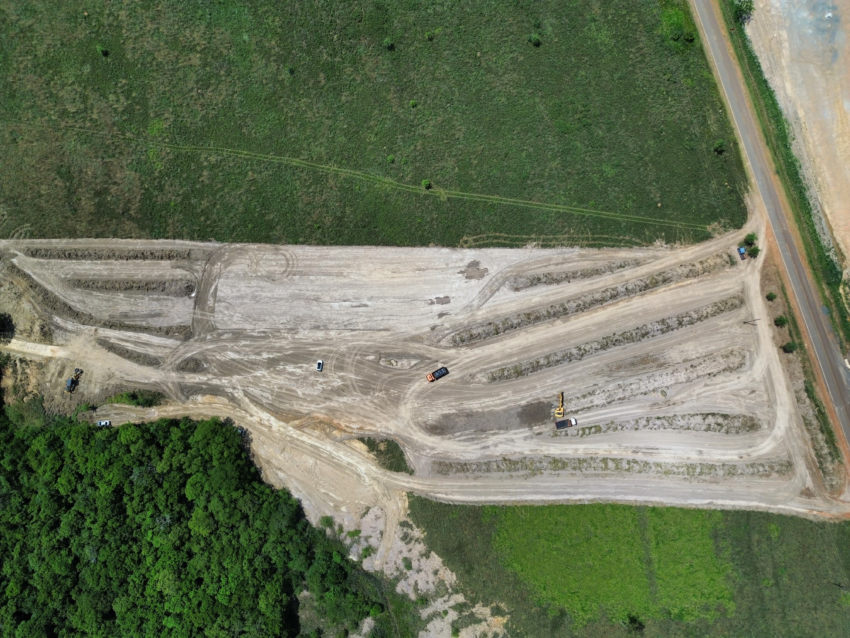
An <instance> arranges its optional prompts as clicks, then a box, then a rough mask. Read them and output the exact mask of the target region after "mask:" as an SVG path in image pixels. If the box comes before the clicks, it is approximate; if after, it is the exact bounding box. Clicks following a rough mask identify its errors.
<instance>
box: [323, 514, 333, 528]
mask: <svg viewBox="0 0 850 638" xmlns="http://www.w3.org/2000/svg"><path fill="white" fill-rule="evenodd" d="M319 526H320V527H324V528H326V529H333V526H334V518H333V516H322V518H320V519H319Z"/></svg>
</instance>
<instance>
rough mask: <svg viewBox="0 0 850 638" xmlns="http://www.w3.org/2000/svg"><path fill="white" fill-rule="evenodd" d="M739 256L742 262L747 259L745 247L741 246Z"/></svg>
mask: <svg viewBox="0 0 850 638" xmlns="http://www.w3.org/2000/svg"><path fill="white" fill-rule="evenodd" d="M738 256H739V257H740V258H741V260H744V259H746V258H747V249H746V248H744V247H743V246H741V247H740V248H739V249H738Z"/></svg>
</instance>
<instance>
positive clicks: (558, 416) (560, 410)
mask: <svg viewBox="0 0 850 638" xmlns="http://www.w3.org/2000/svg"><path fill="white" fill-rule="evenodd" d="M555 418H556V419H563V418H564V393H563V392H561V393H560V394H559V395H558V407H557V408H555Z"/></svg>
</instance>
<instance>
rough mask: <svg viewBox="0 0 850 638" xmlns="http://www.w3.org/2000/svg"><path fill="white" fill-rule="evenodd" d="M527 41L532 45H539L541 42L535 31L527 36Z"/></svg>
mask: <svg viewBox="0 0 850 638" xmlns="http://www.w3.org/2000/svg"><path fill="white" fill-rule="evenodd" d="M528 41H529V42H531V44H532V46H536V47H539V46H540V45H541V44H543V42H542V41H541V40H540V36H539V35H537V34H536V33H532V34H531V35H530V36H528Z"/></svg>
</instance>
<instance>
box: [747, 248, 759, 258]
mask: <svg viewBox="0 0 850 638" xmlns="http://www.w3.org/2000/svg"><path fill="white" fill-rule="evenodd" d="M759 253H761V248H759V247H758V246H753V247H752V248H750V249H749V250H748V251H747V254H748V255H749V256H750V257H752V258H753V259H755V258H756V257H758V256H759Z"/></svg>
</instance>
